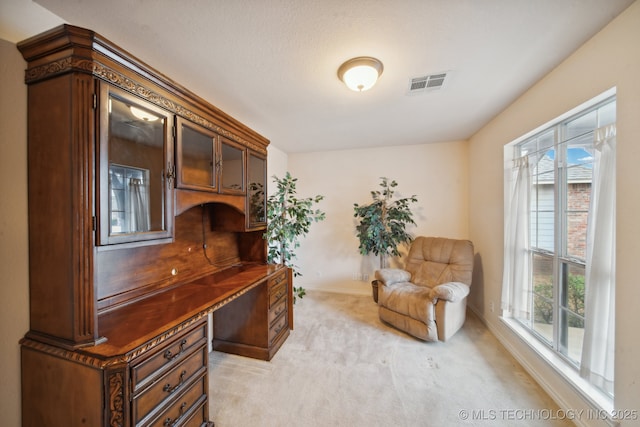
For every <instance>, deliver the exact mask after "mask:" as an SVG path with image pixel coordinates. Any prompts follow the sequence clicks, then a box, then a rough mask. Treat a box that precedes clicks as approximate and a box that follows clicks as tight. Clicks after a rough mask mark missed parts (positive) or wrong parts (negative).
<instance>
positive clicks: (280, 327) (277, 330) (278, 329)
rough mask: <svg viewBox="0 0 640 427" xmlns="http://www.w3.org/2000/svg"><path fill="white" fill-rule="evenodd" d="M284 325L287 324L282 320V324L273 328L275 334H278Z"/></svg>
mask: <svg viewBox="0 0 640 427" xmlns="http://www.w3.org/2000/svg"><path fill="white" fill-rule="evenodd" d="M285 326H287V324H286V323H284V322H282V324H281V325H280V326H279V327H278V328H277V329H276V330H275V332H276V333H275V335H278V334H279V333H280V331H281V330H283V329H284V327H285Z"/></svg>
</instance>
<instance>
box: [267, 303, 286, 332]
mask: <svg viewBox="0 0 640 427" xmlns="http://www.w3.org/2000/svg"><path fill="white" fill-rule="evenodd" d="M285 311H287V298H281V299H280V301H278V302H277V303H276V305H274V306H273V307H272V308H271V309H270V310H269V326H271V325H273V322H274V321H275V320H276V319H277V318H278V317H279V316H280V315H281V314H282V313H284V312H285Z"/></svg>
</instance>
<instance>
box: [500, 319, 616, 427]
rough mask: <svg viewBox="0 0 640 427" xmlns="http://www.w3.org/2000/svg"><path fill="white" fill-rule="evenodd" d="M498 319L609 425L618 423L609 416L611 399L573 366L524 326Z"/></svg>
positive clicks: (611, 410)
mask: <svg viewBox="0 0 640 427" xmlns="http://www.w3.org/2000/svg"><path fill="white" fill-rule="evenodd" d="M500 320H501V321H502V322H503V323H504V324H505V325H506V326H507V327H508V328H509V329H510V330H511V331H513V332H514V333H515V334H516V335H518V337H520V339H522V340H523V341H524V342H525V343H526V344H528V345H529V347H531V349H532V350H533V351H534V352H536V354H537V355H538V356H540V358H542V359H543V360H544V361H545V362H547V363H548V365H549V366H550V367H551V368H553V369H554V370H555V371H556V372H557V373H558V374H559V375H560V376H561V377H562V378H563V379H564V380H565V381H566V382H567V383H568V384H569V385H571V387H572V388H573V389H574V390H575V391H576V392H577V393H579V394H580V395H581V396H582V397H583V398H584V399H585V400H586V401H587V402H588V403H589V405H590V406H591V407H592V409H593V410H594V411H597V412H598V413H599V414H602V415H603V416H606V420H605V421H606V422H607V423H608V424H609V425H611V426H617V425H619V424H618V422H617V421H616V420H615V419H613V418H612V417H611V414H613V413H614V411H613V410H614V407H613V400H612V399H611V398H610V397H609V396H607V395H605V394H604V393H602V392H601V391H600V390H599V389H597V388H596V387H594V386H593V385H591V384H590V383H589V382H588V381H587V380H585V379H584V378H582V377H581V376H580V374H579V372H578V371H577V370H576V368H575V367H573V366H571V365H569V363H568V362H566V361H565V360H563V359H562V358H561V357H560V356H558V355H557V354H555V353H554V352H553V351H552V350H550V349H549V348H547V347H546V346H545V345H544V344H542V343H541V342H540V341H538V340H537V339H536V338H535V337H534V336H533V335H532V334H531V333H530V332H529V331H528V330H527V329H526V328H524V327H523V326H522V325H520V323H518V322H517V321H516V320H513V319H510V318H505V317H500Z"/></svg>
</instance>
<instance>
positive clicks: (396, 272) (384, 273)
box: [376, 268, 411, 285]
mask: <svg viewBox="0 0 640 427" xmlns="http://www.w3.org/2000/svg"><path fill="white" fill-rule="evenodd" d="M376 279H378V280H379V281H380V282H382V284H383V285H393V284H394V283H400V282H408V281H410V280H411V273H409V272H408V271H406V270H402V269H400V268H383V269H381V270H376Z"/></svg>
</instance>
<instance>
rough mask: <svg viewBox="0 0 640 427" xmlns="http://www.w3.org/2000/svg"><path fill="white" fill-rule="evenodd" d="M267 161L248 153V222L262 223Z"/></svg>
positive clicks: (264, 209)
mask: <svg viewBox="0 0 640 427" xmlns="http://www.w3.org/2000/svg"><path fill="white" fill-rule="evenodd" d="M266 180H267V162H266V161H265V160H264V159H263V158H260V157H257V156H254V155H253V154H250V155H249V224H250V225H253V224H257V223H264V222H266V221H267V217H266V211H267V206H266V197H265V191H266Z"/></svg>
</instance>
